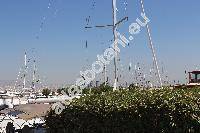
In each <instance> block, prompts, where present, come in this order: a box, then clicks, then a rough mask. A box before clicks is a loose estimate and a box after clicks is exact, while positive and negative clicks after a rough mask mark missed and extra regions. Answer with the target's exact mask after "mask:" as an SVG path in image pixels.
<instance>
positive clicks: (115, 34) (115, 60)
mask: <svg viewBox="0 0 200 133" xmlns="http://www.w3.org/2000/svg"><path fill="white" fill-rule="evenodd" d="M112 11H113V13H112V14H113V36H114V50H115V58H114V71H115V75H114V78H115V80H114V86H113V87H114V88H113V90H116V89H117V51H116V48H117V41H116V40H117V26H116V23H117V0H112Z"/></svg>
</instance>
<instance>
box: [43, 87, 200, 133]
mask: <svg viewBox="0 0 200 133" xmlns="http://www.w3.org/2000/svg"><path fill="white" fill-rule="evenodd" d="M46 125H47V127H48V128H49V132H52V133H54V132H59V133H95V132H96V133H159V132H162V133H190V132H191V133H196V132H197V133H198V132H199V131H200V89H198V88H197V89H179V90H171V89H162V90H155V89H154V90H139V89H134V90H131V91H129V90H121V91H115V92H109V91H108V92H106V93H103V94H99V93H96V94H88V95H86V96H84V97H81V98H80V99H75V100H73V102H71V104H70V105H68V106H66V109H65V110H64V111H63V112H62V113H61V114H60V115H56V114H55V113H54V111H50V112H49V114H48V116H46Z"/></svg>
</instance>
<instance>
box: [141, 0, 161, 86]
mask: <svg viewBox="0 0 200 133" xmlns="http://www.w3.org/2000/svg"><path fill="white" fill-rule="evenodd" d="M140 4H141V8H142V13H143V14H145V10H144V2H143V0H140ZM146 30H147V34H148V39H149V46H150V49H151V52H152V56H153V62H154V64H155V66H156V71H157V74H158V80H159V83H160V86H161V88H163V87H162V86H163V84H162V78H161V75H160V70H159V66H158V61H157V57H156V52H155V49H154V45H153V41H152V37H151V31H150V26H149V24H148V23H147V24H146Z"/></svg>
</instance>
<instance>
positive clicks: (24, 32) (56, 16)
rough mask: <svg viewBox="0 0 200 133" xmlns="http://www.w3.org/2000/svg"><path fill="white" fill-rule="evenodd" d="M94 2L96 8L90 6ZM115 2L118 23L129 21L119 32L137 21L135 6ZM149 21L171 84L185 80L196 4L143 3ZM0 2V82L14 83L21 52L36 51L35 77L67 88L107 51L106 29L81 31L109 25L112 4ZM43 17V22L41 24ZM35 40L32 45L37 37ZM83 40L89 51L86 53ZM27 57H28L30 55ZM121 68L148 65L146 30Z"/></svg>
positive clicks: (178, 0)
mask: <svg viewBox="0 0 200 133" xmlns="http://www.w3.org/2000/svg"><path fill="white" fill-rule="evenodd" d="M94 1H96V3H95V6H94V7H93V3H94ZM126 1H127V2H128V6H127V10H125V7H126V6H125V4H124V0H118V5H117V7H118V10H119V12H118V18H122V17H123V16H128V17H129V21H128V22H126V23H125V24H124V25H121V26H120V29H119V30H120V31H121V32H122V33H124V34H128V26H129V25H130V24H131V23H132V22H135V19H136V18H137V17H139V16H140V12H141V10H140V6H139V0H126ZM144 2H145V8H146V12H147V16H148V17H149V18H150V20H151V22H150V26H151V29H152V36H153V41H154V44H155V47H156V51H157V55H158V59H159V62H160V64H161V62H163V64H164V66H165V68H166V70H167V71H168V73H169V76H170V77H171V79H180V80H183V79H184V71H185V70H186V69H187V70H192V69H195V68H196V67H197V66H198V67H199V68H200V62H199V49H200V36H199V31H200V25H199V24H200V15H199V12H200V1H199V0H156V1H153V0H151V1H150V0H144ZM50 3H51V5H50V8H48V5H49V0H1V1H0V80H11V79H16V77H17V73H18V71H19V68H20V67H21V66H22V63H23V54H24V51H25V50H26V51H31V49H32V48H34V49H35V51H36V52H35V53H36V54H35V55H36V58H37V60H38V67H39V71H40V74H41V75H43V76H46V77H47V78H48V81H49V82H50V83H72V82H73V81H74V80H75V79H76V77H77V76H78V75H79V71H80V70H82V69H83V67H84V66H86V65H90V64H92V62H93V61H95V60H96V55H97V54H101V53H102V52H103V50H104V49H106V48H108V47H109V45H110V42H109V40H111V39H112V31H111V29H90V30H85V29H84V26H85V25H86V21H85V19H86V17H88V16H90V18H91V20H90V23H89V25H101V24H102V25H103V24H111V22H112V19H111V16H112V14H111V13H112V10H111V0H51V2H50ZM43 17H45V18H46V20H45V21H44V23H43V25H42V30H41V31H40V27H41V24H42V22H43ZM37 34H38V36H39V38H38V39H37V38H36V36H37ZM85 40H88V48H87V49H86V48H85ZM29 53H31V52H29ZM121 60H122V63H124V64H123V65H124V66H128V64H129V61H130V60H131V61H132V64H135V63H137V62H138V61H140V62H144V63H147V64H148V63H149V64H150V63H151V62H152V58H151V52H150V50H149V47H148V45H147V37H146V33H145V30H144V29H143V30H142V32H141V33H140V34H139V35H137V37H136V38H135V40H134V41H133V42H132V43H131V44H130V47H127V48H125V49H123V50H122V53H121Z"/></svg>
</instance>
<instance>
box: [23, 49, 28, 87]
mask: <svg viewBox="0 0 200 133" xmlns="http://www.w3.org/2000/svg"><path fill="white" fill-rule="evenodd" d="M24 67H25V71H24V85H23V87H24V89H25V88H26V69H27V55H26V52H25V55H24Z"/></svg>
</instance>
